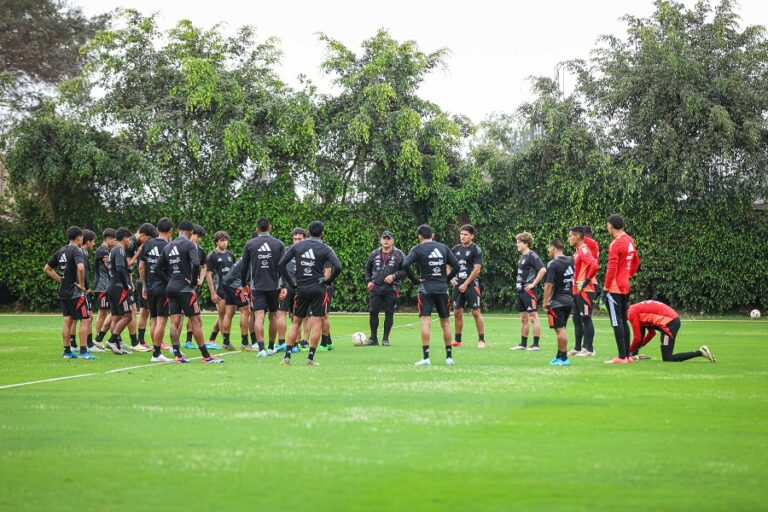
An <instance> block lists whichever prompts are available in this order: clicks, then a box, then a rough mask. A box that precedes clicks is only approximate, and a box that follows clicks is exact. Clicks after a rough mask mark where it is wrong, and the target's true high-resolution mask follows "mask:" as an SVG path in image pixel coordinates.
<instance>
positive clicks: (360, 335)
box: [352, 332, 368, 347]
mask: <svg viewBox="0 0 768 512" xmlns="http://www.w3.org/2000/svg"><path fill="white" fill-rule="evenodd" d="M367 339H368V336H366V335H365V333H364V332H356V333H355V334H353V335H352V345H354V346H356V347H362V346H363V345H365V341H366V340H367Z"/></svg>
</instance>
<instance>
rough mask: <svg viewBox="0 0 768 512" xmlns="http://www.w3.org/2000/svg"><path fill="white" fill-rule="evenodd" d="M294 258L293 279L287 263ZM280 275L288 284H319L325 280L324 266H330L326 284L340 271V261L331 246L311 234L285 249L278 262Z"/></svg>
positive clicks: (302, 285)
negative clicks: (294, 272)
mask: <svg viewBox="0 0 768 512" xmlns="http://www.w3.org/2000/svg"><path fill="white" fill-rule="evenodd" d="M294 258H296V277H295V280H294V279H293V278H292V277H291V276H289V275H288V263H290V261H291V260H292V259H294ZM278 267H279V268H280V275H281V276H282V278H283V279H284V281H285V282H286V283H288V284H289V285H290V286H295V285H297V286H299V287H305V286H312V285H319V284H322V283H323V282H324V281H325V268H326V267H330V268H332V271H331V276H330V278H329V279H328V281H327V284H330V283H332V282H333V280H334V279H336V277H337V276H338V275H339V273H340V272H341V262H340V261H339V258H338V256H336V253H335V252H333V249H331V247H330V246H329V245H328V244H326V243H324V242H323V241H322V240H321V239H320V238H317V237H314V236H311V237H309V238H307V239H306V240H302V241H301V242H298V243H296V244H293V245H292V246H290V247H289V248H288V250H287V251H285V254H283V257H282V258H280V262H279V264H278Z"/></svg>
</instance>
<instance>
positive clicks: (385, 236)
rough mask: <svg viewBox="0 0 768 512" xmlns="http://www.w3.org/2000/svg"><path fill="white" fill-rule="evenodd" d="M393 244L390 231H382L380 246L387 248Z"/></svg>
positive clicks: (393, 238)
mask: <svg viewBox="0 0 768 512" xmlns="http://www.w3.org/2000/svg"><path fill="white" fill-rule="evenodd" d="M394 244H395V237H394V235H393V234H392V232H391V231H384V232H383V233H382V234H381V247H382V248H384V249H389V248H390V247H392V246H393V245H394Z"/></svg>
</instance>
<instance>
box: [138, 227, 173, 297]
mask: <svg viewBox="0 0 768 512" xmlns="http://www.w3.org/2000/svg"><path fill="white" fill-rule="evenodd" d="M166 245H168V240H166V239H165V238H162V237H159V236H158V237H156V238H151V239H149V240H147V241H146V242H144V247H143V248H142V249H141V256H139V258H140V259H141V261H143V262H144V281H145V283H144V286H145V287H146V289H147V292H149V293H154V292H157V291H163V290H164V289H165V286H166V285H167V283H168V278H167V276H166V275H165V274H163V273H161V272H158V267H157V263H158V262H159V261H160V255H161V254H162V253H163V249H164V248H165V246H166Z"/></svg>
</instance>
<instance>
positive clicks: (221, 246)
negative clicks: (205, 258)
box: [213, 231, 229, 251]
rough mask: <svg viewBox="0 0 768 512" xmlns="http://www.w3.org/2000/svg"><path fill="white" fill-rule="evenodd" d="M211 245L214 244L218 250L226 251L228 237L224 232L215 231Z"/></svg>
mask: <svg viewBox="0 0 768 512" xmlns="http://www.w3.org/2000/svg"><path fill="white" fill-rule="evenodd" d="M213 243H214V244H216V248H217V249H218V250H220V251H226V250H227V245H228V244H229V235H228V234H227V232H226V231H217V232H216V233H214V235H213Z"/></svg>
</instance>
